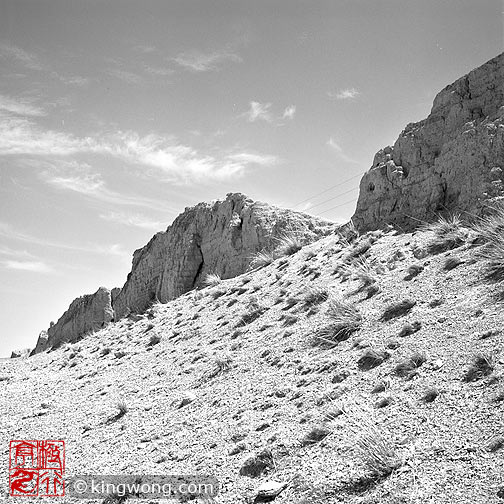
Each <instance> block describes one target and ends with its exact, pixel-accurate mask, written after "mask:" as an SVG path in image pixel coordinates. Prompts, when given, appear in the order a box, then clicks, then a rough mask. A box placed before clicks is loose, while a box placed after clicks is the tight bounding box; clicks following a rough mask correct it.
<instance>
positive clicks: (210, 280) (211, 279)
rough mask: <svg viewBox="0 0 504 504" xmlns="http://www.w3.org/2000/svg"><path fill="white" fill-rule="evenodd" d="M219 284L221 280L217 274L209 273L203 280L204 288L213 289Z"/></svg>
mask: <svg viewBox="0 0 504 504" xmlns="http://www.w3.org/2000/svg"><path fill="white" fill-rule="evenodd" d="M221 282H222V278H221V277H220V275H218V274H217V273H209V274H208V275H207V276H206V277H205V280H203V284H204V285H205V286H206V287H215V286H216V285H219V284H220V283H221Z"/></svg>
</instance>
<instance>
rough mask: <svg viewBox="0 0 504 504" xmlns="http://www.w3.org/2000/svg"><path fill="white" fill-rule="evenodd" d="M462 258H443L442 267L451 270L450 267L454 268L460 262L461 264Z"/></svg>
mask: <svg viewBox="0 0 504 504" xmlns="http://www.w3.org/2000/svg"><path fill="white" fill-rule="evenodd" d="M462 262H463V261H462V260H461V259H459V258H458V257H452V256H450V257H447V258H446V259H445V262H444V264H443V269H444V270H445V271H451V270H452V269H454V268H456V267H457V266H459V265H460V264H462Z"/></svg>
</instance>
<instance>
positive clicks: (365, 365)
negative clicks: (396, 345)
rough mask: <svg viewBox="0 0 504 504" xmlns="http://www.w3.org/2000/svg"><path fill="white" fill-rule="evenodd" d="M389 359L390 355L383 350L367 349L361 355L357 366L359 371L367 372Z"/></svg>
mask: <svg viewBox="0 0 504 504" xmlns="http://www.w3.org/2000/svg"><path fill="white" fill-rule="evenodd" d="M389 357H390V354H389V353H388V352H387V351H385V350H373V349H372V348H369V349H367V350H366V351H365V352H364V353H363V354H362V355H361V357H360V358H359V360H358V361H357V366H358V367H359V369H360V370H361V371H369V370H370V369H373V368H375V367H377V366H379V365H380V364H382V363H383V362H385V361H386V360H387V359H388V358H389Z"/></svg>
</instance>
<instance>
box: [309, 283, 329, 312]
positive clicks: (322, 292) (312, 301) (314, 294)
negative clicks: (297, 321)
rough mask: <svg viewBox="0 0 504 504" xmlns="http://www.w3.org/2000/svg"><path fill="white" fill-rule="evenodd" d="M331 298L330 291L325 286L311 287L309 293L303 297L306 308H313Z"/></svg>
mask: <svg viewBox="0 0 504 504" xmlns="http://www.w3.org/2000/svg"><path fill="white" fill-rule="evenodd" d="M328 299H329V291H328V290H327V289H325V288H323V287H310V289H309V291H308V294H306V296H305V297H304V299H303V304H304V306H305V307H306V308H311V307H312V306H316V305H318V304H320V303H324V302H325V301H327V300H328Z"/></svg>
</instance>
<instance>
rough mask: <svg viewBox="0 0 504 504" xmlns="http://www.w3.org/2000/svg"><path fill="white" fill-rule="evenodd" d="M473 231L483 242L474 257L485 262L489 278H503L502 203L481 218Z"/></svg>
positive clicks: (498, 279) (503, 226)
mask: <svg viewBox="0 0 504 504" xmlns="http://www.w3.org/2000/svg"><path fill="white" fill-rule="evenodd" d="M473 229H474V231H475V232H476V234H477V235H478V237H479V239H480V240H481V241H482V242H483V243H484V245H483V247H481V248H480V249H479V250H478V251H477V252H476V257H477V258H479V259H482V260H483V261H484V263H485V270H486V273H487V276H488V278H489V279H491V280H497V281H500V280H503V279H504V205H502V204H501V205H500V206H498V207H497V208H494V209H493V213H492V214H491V215H489V216H487V217H484V218H482V219H481V220H480V221H479V222H478V223H477V224H476V225H475V226H474V228H473Z"/></svg>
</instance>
